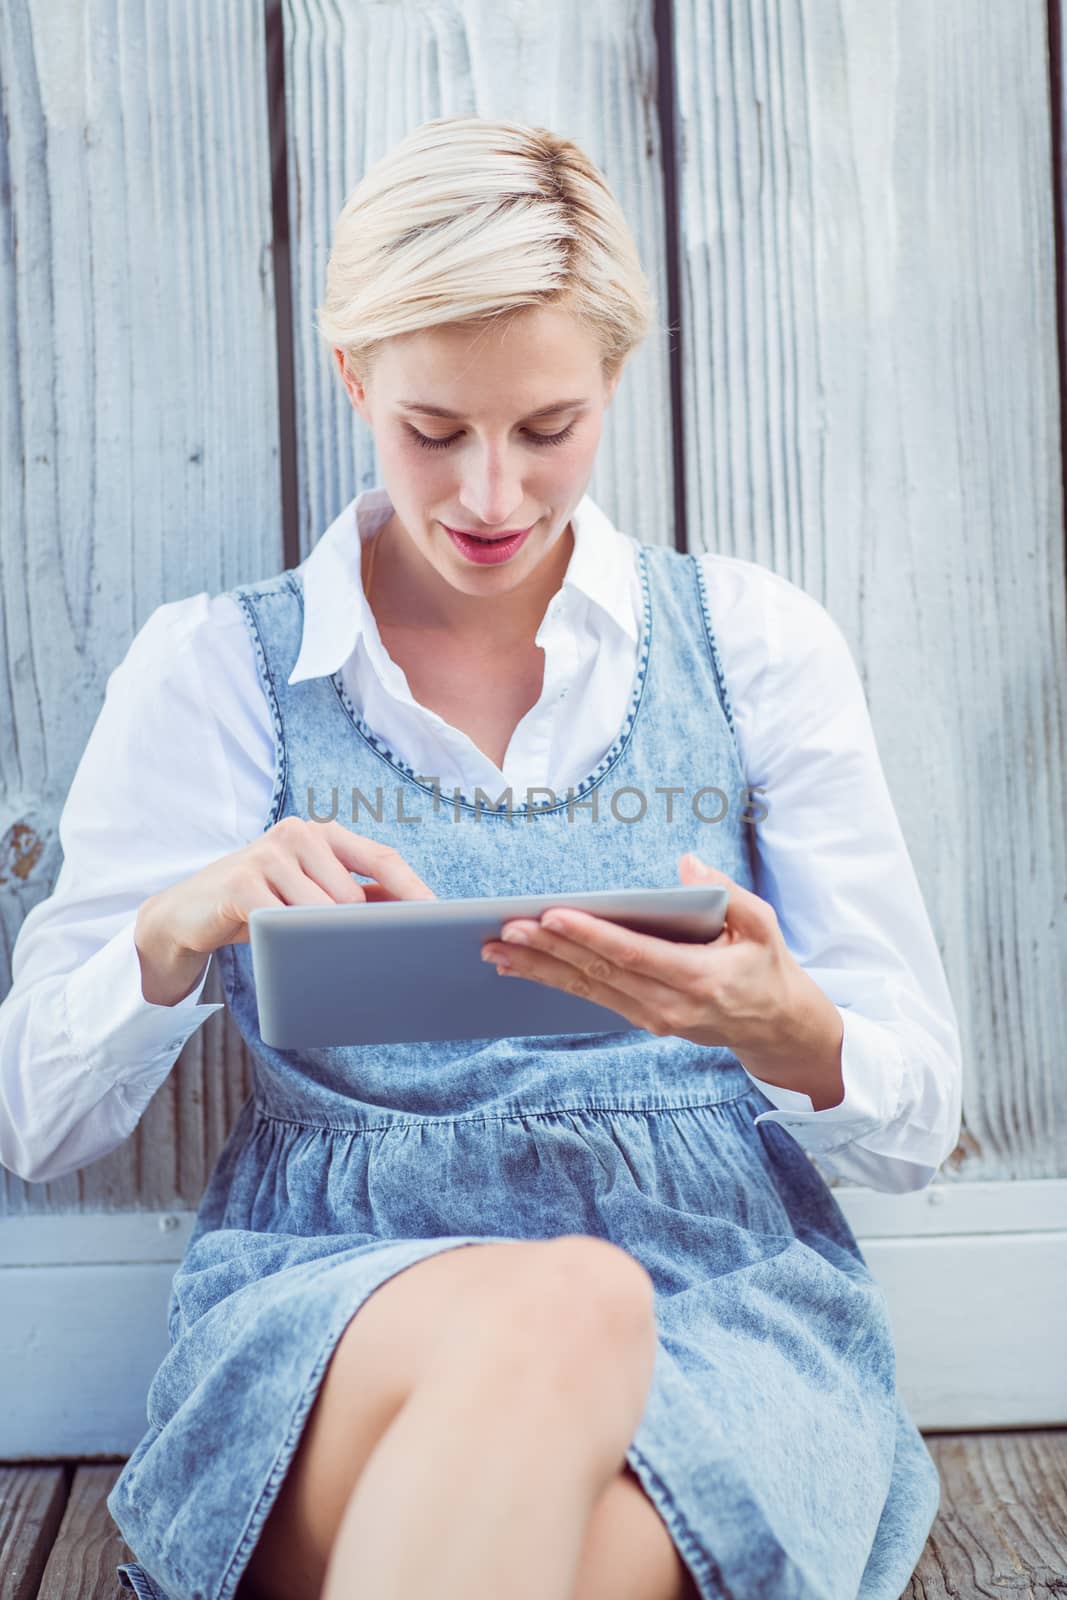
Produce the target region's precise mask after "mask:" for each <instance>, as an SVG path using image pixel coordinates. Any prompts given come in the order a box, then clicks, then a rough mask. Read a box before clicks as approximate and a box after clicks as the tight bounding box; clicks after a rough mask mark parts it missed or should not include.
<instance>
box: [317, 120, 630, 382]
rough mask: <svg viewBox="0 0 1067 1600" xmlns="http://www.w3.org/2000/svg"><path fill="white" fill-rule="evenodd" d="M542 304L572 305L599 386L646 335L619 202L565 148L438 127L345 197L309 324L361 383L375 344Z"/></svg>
mask: <svg viewBox="0 0 1067 1600" xmlns="http://www.w3.org/2000/svg"><path fill="white" fill-rule="evenodd" d="M542 305H544V306H554V307H557V308H561V309H569V310H570V311H571V312H572V313H573V314H574V316H575V317H576V318H577V319H578V320H579V321H580V322H581V323H582V324H583V326H585V327H586V328H588V330H589V331H590V333H591V334H592V336H593V337H594V338H595V339H596V340H597V342H598V343H599V345H600V348H601V351H602V359H601V366H602V372H603V374H604V377H605V378H606V379H607V380H610V379H611V378H612V377H613V376H614V375H615V373H616V372H617V371H618V369H619V368H620V367H621V366H622V364H623V362H624V361H625V360H626V358H627V357H628V356H629V354H630V352H631V351H632V350H633V349H634V348H635V346H637V345H638V344H640V343H641V341H642V340H643V339H644V338H645V337H646V336H647V334H648V333H649V332H650V331H651V329H652V328H653V327H654V326H655V325H656V323H655V313H656V305H655V300H654V298H653V295H652V291H651V288H650V286H649V283H648V280H647V278H646V277H645V274H644V271H643V270H642V267H641V262H640V260H639V258H638V254H637V247H636V245H635V243H634V239H633V235H632V234H631V232H630V229H629V227H628V225H627V222H626V219H625V217H624V216H623V213H622V210H621V208H620V206H619V203H618V201H617V200H616V198H615V196H614V195H613V193H612V192H611V190H610V189H609V187H608V185H607V182H606V180H605V179H604V177H603V175H602V173H601V172H599V171H598V169H597V168H596V167H595V166H594V165H593V163H592V161H590V159H589V157H588V156H587V155H586V154H585V153H584V151H582V150H581V149H580V148H579V147H578V145H576V144H574V143H573V142H572V141H571V140H570V139H563V138H561V137H559V135H558V134H554V133H550V132H549V131H548V130H547V129H546V128H539V127H529V126H526V125H525V124H523V123H518V122H490V121H486V120H484V119H483V118H481V117H472V116H453V117H437V118H435V119H434V120H433V121H432V122H424V123H422V124H421V126H419V127H417V128H416V129H414V131H413V132H412V133H410V134H408V135H407V137H406V138H405V139H403V140H401V142H400V143H399V144H397V145H395V146H394V147H393V149H392V150H390V151H389V152H388V154H387V155H385V156H384V157H383V158H382V159H381V160H380V161H378V162H377V163H376V164H375V166H373V167H372V168H371V169H370V170H369V171H368V172H367V173H366V174H365V175H364V177H363V178H362V180H361V181H360V183H359V184H358V185H357V186H356V188H355V189H354V190H353V191H352V193H351V194H350V195H349V197H348V199H347V200H346V201H345V204H344V207H343V209H342V211H341V213H340V216H339V217H338V219H337V224H336V228H335V232H334V240H333V247H332V249H331V251H330V257H329V261H328V263H327V267H326V298H325V301H324V303H323V304H322V305H321V306H320V307H319V308H318V309H317V311H316V321H317V327H318V331H319V333H320V334H321V336H322V338H323V339H324V340H325V341H326V343H327V344H328V346H329V347H330V351H331V353H332V351H334V350H337V349H339V350H342V351H343V352H344V355H345V364H346V366H347V367H348V370H349V371H350V372H352V373H354V374H356V375H357V376H359V377H360V378H361V379H362V380H363V381H364V382H365V381H366V379H367V377H368V376H369V373H370V370H371V368H372V366H373V363H374V357H375V355H376V354H377V351H378V349H379V348H380V346H381V344H382V342H383V341H384V340H386V339H390V338H393V337H395V336H396V335H398V334H408V333H416V332H419V331H420V330H422V329H424V328H432V327H439V326H440V325H441V324H443V323H464V324H474V323H481V322H484V323H491V322H493V321H494V320H497V319H502V318H506V317H508V316H509V315H511V314H512V313H514V312H517V311H519V310H521V309H522V308H523V307H525V306H542ZM331 359H332V354H331Z"/></svg>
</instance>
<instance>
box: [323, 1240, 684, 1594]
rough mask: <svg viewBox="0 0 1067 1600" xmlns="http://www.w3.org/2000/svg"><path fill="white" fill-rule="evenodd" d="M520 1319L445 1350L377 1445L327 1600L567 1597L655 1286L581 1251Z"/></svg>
mask: <svg viewBox="0 0 1067 1600" xmlns="http://www.w3.org/2000/svg"><path fill="white" fill-rule="evenodd" d="M560 1267H561V1271H560V1273H559V1275H558V1277H557V1278H556V1279H555V1280H554V1283H552V1284H551V1285H550V1286H549V1289H548V1292H547V1293H546V1292H545V1289H546V1285H545V1282H544V1280H543V1279H542V1281H541V1283H540V1285H539V1289H540V1291H541V1292H540V1295H539V1298H538V1300H537V1301H536V1302H531V1303H527V1304H523V1305H520V1306H519V1307H518V1315H517V1317H516V1318H515V1321H514V1323H511V1322H504V1321H500V1320H498V1319H490V1320H489V1321H487V1323H486V1325H485V1326H484V1328H482V1329H480V1330H479V1331H478V1332H477V1333H476V1334H472V1333H471V1332H470V1331H469V1330H468V1331H467V1332H466V1334H465V1336H464V1337H463V1338H462V1339H461V1340H460V1339H453V1340H451V1341H450V1342H446V1343H445V1344H444V1345H443V1347H442V1348H441V1350H440V1351H439V1353H438V1356H437V1359H436V1360H435V1362H434V1365H433V1368H432V1370H431V1371H430V1372H428V1373H427V1374H425V1375H424V1377H423V1378H422V1380H421V1382H420V1383H419V1384H418V1385H417V1386H416V1387H415V1389H414V1390H413V1391H412V1393H411V1394H410V1395H409V1397H408V1398H407V1400H406V1401H405V1403H404V1404H403V1405H402V1406H401V1408H400V1409H399V1411H398V1412H397V1414H396V1415H395V1417H394V1418H393V1420H392V1422H391V1423H390V1425H389V1426H388V1428H387V1429H386V1430H385V1432H384V1434H383V1435H382V1437H381V1438H380V1440H379V1441H378V1443H377V1445H376V1446H375V1448H374V1450H373V1451H372V1453H371V1455H370V1457H369V1459H368V1461H367V1462H366V1464H365V1466H364V1468H363V1471H362V1472H361V1474H360V1476H359V1479H358V1482H357V1483H356V1487H355V1490H354V1491H353V1493H352V1495H351V1496H350V1498H349V1500H348V1502H347V1505H346V1508H345V1511H344V1514H343V1516H342V1519H341V1523H340V1527H339V1529H338V1533H337V1537H336V1539H335V1541H334V1544H333V1548H332V1551H331V1554H330V1561H329V1566H328V1569H327V1574H326V1582H325V1585H324V1587H323V1591H322V1600H352V1596H354V1595H357V1594H368V1595H371V1594H372V1595H374V1597H375V1600H394V1597H396V1600H400V1597H403V1600H413V1597H415V1596H420V1595H427V1596H429V1595H433V1596H434V1597H435V1600H460V1597H462V1600H469V1597H470V1596H471V1595H477V1594H492V1595H507V1596H508V1600H569V1597H570V1596H571V1594H572V1592H573V1589H574V1583H575V1575H576V1570H577V1567H578V1562H579V1557H580V1555H581V1551H582V1545H583V1540H584V1537H585V1532H586V1528H587V1525H588V1523H589V1520H590V1516H591V1514H592V1512H593V1509H594V1507H595V1505H596V1504H597V1501H598V1500H599V1498H600V1497H601V1495H602V1493H603V1491H604V1490H605V1488H606V1486H607V1485H608V1484H609V1483H610V1482H611V1480H612V1479H613V1478H615V1477H616V1475H617V1474H618V1473H619V1471H620V1469H621V1468H622V1467H624V1465H625V1457H626V1450H627V1447H628V1445H629V1443H630V1440H631V1439H632V1438H633V1435H634V1432H635V1430H636V1428H637V1425H638V1423H639V1421H640V1418H641V1414H642V1411H643V1409H644V1404H645V1399H646V1396H647V1392H648V1386H649V1383H650V1381H651V1376H652V1365H653V1361H654V1357H655V1343H656V1332H655V1316H654V1310H653V1296H652V1288H651V1280H650V1279H649V1278H648V1275H647V1273H645V1272H644V1271H643V1269H641V1268H640V1267H638V1265H637V1264H636V1263H635V1262H633V1261H631V1260H630V1259H629V1258H627V1257H625V1256H624V1255H623V1254H622V1252H619V1253H618V1254H617V1256H612V1257H611V1258H610V1259H605V1258H604V1257H599V1258H598V1259H596V1260H595V1262H594V1261H593V1260H592V1258H591V1257H590V1256H589V1255H588V1253H583V1252H582V1251H581V1250H578V1251H576V1252H574V1253H573V1255H571V1256H570V1258H569V1259H568V1257H567V1255H563V1256H561V1258H560Z"/></svg>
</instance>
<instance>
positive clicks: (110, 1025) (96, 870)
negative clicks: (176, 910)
mask: <svg viewBox="0 0 1067 1600" xmlns="http://www.w3.org/2000/svg"><path fill="white" fill-rule="evenodd" d="M208 684H210V685H211V689H210V693H209V692H208V689H207V685H208ZM273 778H274V745H273V731H272V727H271V722H270V716H269V708H268V707H267V704H266V700H265V698H264V696H263V693H262V689H261V687H260V685H259V682H258V676H257V673H256V668H255V661H254V657H253V655H252V646H251V641H250V640H249V639H248V637H247V633H246V630H245V628H244V624H243V621H242V619H241V616H240V612H239V609H238V607H237V606H236V604H235V603H234V602H233V600H232V598H230V597H229V596H226V595H219V596H216V597H215V598H211V597H210V596H208V595H207V594H206V593H204V594H198V595H195V596H193V597H192V598H190V599H187V600H181V601H175V602H172V603H170V604H167V605H163V606H160V607H158V608H157V609H156V610H155V611H154V612H152V614H151V615H150V616H149V618H148V620H147V621H146V622H145V623H144V625H143V627H142V628H141V630H140V631H139V633H138V634H137V635H136V637H135V638H134V640H133V642H132V644H131V645H130V647H129V650H128V651H127V654H126V656H125V658H124V659H123V661H121V662H120V664H119V665H118V666H117V667H116V668H115V670H114V671H113V672H112V673H111V675H110V677H109V678H108V680H107V686H106V690H105V698H104V704H103V706H102V708H101V710H100V713H99V715H98V717H97V720H96V723H95V725H94V727H93V729H92V732H91V734H90V737H89V740H88V743H87V745H86V748H85V750H84V752H83V755H82V757H81V760H80V762H79V764H78V767H77V770H76V772H75V775H74V779H73V782H72V784H71V787H70V790H69V792H68V795H67V799H66V802H65V804H64V807H63V811H62V814H61V817H60V822H59V838H60V844H61V846H62V852H63V862H62V866H61V868H60V872H59V875H58V877H57V879H56V884H55V888H54V890H53V892H52V894H51V895H50V896H49V897H48V898H47V899H45V900H42V901H39V902H38V904H37V905H35V906H34V907H33V908H32V909H31V910H30V912H29V913H28V915H27V916H26V918H25V919H24V921H23V924H22V927H21V929H20V930H19V935H18V938H17V939H16V942H15V946H14V950H13V953H12V963H11V967H12V987H11V989H10V991H9V993H8V994H7V996H6V997H5V999H4V1001H3V1003H2V1004H0V1164H2V1165H3V1166H5V1167H7V1168H9V1169H10V1170H11V1171H12V1172H14V1173H16V1174H17V1175H18V1176H19V1177H21V1178H24V1179H27V1180H28V1181H31V1182H45V1181H47V1180H49V1179H52V1178H60V1177H64V1176H66V1175H67V1174H68V1173H70V1172H73V1171H76V1170H77V1169H78V1168H79V1167H83V1166H86V1165H87V1164H88V1163H89V1162H91V1161H95V1160H97V1159H99V1158H100V1157H101V1156H104V1155H107V1154H108V1153H109V1152H110V1151H112V1150H114V1149H115V1148H116V1147H117V1146H118V1145H120V1144H121V1143H122V1141H123V1140H124V1139H126V1138H127V1137H128V1136H129V1134H130V1133H131V1132H132V1131H133V1129H134V1128H135V1127H136V1125H137V1123H138V1121H139V1120H140V1118H141V1116H142V1114H143V1112H144V1110H145V1108H146V1106H147V1105H148V1102H149V1101H150V1100H151V1098H152V1096H153V1095H154V1094H155V1092H156V1090H157V1089H158V1088H159V1086H160V1084H161V1083H162V1082H163V1080H164V1079H165V1078H166V1076H167V1074H168V1073H169V1072H170V1069H171V1067H172V1066H173V1065H174V1062H175V1060H176V1059H177V1056H178V1054H179V1052H180V1051H181V1048H182V1046H183V1045H184V1043H185V1041H186V1040H187V1039H188V1038H189V1036H190V1035H191V1034H192V1033H194V1032H195V1031H196V1029H197V1028H198V1027H199V1026H200V1025H201V1023H202V1022H204V1020H205V1019H206V1018H207V1017H209V1016H211V1015H213V1014H214V1013H215V1012H216V1011H219V1010H221V1009H222V1004H221V1002H220V1003H215V1004H201V1002H200V996H201V994H202V993H203V988H204V984H205V983H206V981H207V975H208V972H209V971H210V966H211V960H212V959H213V957H212V958H210V959H209V961H208V964H207V966H206V967H205V970H204V973H203V975H202V977H201V979H200V981H199V983H198V984H197V985H196V987H195V989H194V990H193V991H192V993H191V994H189V995H188V996H186V997H185V998H184V999H183V1000H180V1001H178V1003H177V1004H176V1005H173V1006H164V1005H155V1004H153V1003H152V1002H151V1001H148V1000H146V999H145V997H144V995H143V993H142V989H141V968H140V961H139V958H138V955H137V950H136V947H135V945H134V926H135V923H136V919H137V912H138V909H139V908H140V906H141V904H142V902H143V901H144V900H146V899H147V898H148V897H149V896H150V895H152V894H155V893H157V892H158V891H159V890H161V889H163V888H166V887H167V886H168V885H169V884H171V883H175V882H177V881H179V880H180V879H182V878H185V877H188V876H189V875H191V874H192V873H194V872H198V871H199V870H200V869H201V868H202V867H204V866H206V865H207V864H208V863H209V862H211V861H215V860H217V859H218V858H219V857H220V856H223V855H227V854H229V853H230V852H231V851H233V850H236V849H239V848H240V847H241V846H242V845H243V844H246V843H248V842H249V840H250V839H252V838H254V837H255V836H256V835H257V834H258V833H259V832H261V831H262V827H263V822H264V819H265V818H266V816H267V814H268V811H269V806H270V800H271V796H272V793H273Z"/></svg>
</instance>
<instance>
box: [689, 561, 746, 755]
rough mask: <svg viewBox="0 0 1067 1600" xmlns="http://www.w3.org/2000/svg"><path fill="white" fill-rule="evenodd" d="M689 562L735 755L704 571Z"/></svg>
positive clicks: (731, 719) (733, 730)
mask: <svg viewBox="0 0 1067 1600" xmlns="http://www.w3.org/2000/svg"><path fill="white" fill-rule="evenodd" d="M690 560H691V561H692V563H693V571H694V573H695V574H696V580H697V591H698V593H699V595H700V611H701V616H702V617H703V620H704V638H705V640H706V641H707V646H708V654H709V655H710V656H711V664H712V667H713V669H714V672H715V687H716V689H717V691H718V694H719V700H720V703H721V705H722V710H723V715H724V716H725V718H726V725H727V727H728V728H729V730H730V737H731V739H732V740H733V743H734V750H735V753H736V751H737V729H736V728H735V727H734V710H733V706H732V705H731V704H730V695H729V692H728V691H727V688H726V674H725V673H724V672H723V670H722V658H721V657H720V655H719V645H718V641H717V639H716V638H715V630H714V628H713V627H712V625H711V611H710V609H709V607H708V591H707V586H706V585H705V582H704V569H703V567H702V566H701V565H700V560H699V558H698V557H697V556H695V555H692V554H691V555H690ZM738 764H739V765H740V757H738Z"/></svg>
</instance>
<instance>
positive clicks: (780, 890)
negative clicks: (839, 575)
mask: <svg viewBox="0 0 1067 1600" xmlns="http://www.w3.org/2000/svg"><path fill="white" fill-rule="evenodd" d="M701 559H702V562H703V563H704V567H705V576H706V578H707V590H708V596H709V607H710V609H711V612H712V626H713V628H714V630H715V633H716V637H717V640H718V644H719V653H720V658H721V661H722V667H723V676H724V678H725V680H726V686H727V693H728V695H729V697H730V701H731V705H732V709H733V714H734V722H735V727H736V733H737V742H738V747H739V752H740V756H741V763H742V767H743V770H744V774H745V782H746V784H747V785H749V786H750V787H752V788H758V789H759V790H761V791H762V792H761V793H760V794H759V795H758V796H757V797H756V798H757V803H759V804H760V805H762V807H763V808H764V809H765V810H766V813H767V814H766V817H765V818H764V819H763V820H761V821H758V822H757V824H756V826H755V839H756V852H755V854H756V858H757V874H756V875H757V883H756V889H757V893H759V894H760V895H761V896H762V897H763V898H764V899H765V900H768V901H769V902H770V903H771V904H772V905H773V906H774V908H775V911H776V913H777V916H778V920H779V925H780V927H781V929H782V934H783V937H784V939H785V941H786V944H787V945H788V947H789V949H790V951H791V952H792V954H793V956H794V957H795V958H796V960H797V962H798V964H799V965H800V966H801V967H803V968H804V970H805V971H806V972H807V973H809V975H810V976H811V977H812V978H813V979H814V980H815V982H816V983H818V984H819V986H820V988H821V989H822V990H823V991H824V993H825V994H826V995H827V996H828V997H829V998H830V999H831V1000H832V1001H833V1003H834V1005H835V1006H836V1007H837V1009H838V1011H839V1013H840V1015H841V1020H842V1028H843V1041H842V1051H841V1067H842V1077H843V1080H844V1086H845V1094H844V1098H843V1100H842V1101H841V1102H840V1104H838V1105H836V1106H830V1107H827V1108H826V1109H825V1110H822V1111H816V1110H815V1109H814V1108H813V1105H812V1101H811V1098H810V1096H809V1095H807V1094H804V1093H802V1092H800V1091H797V1090H791V1089H783V1088H779V1087H778V1086H777V1085H775V1084H770V1083H765V1082H763V1081H762V1080H761V1079H759V1078H756V1077H755V1075H754V1074H752V1073H749V1077H751V1078H752V1080H753V1082H754V1083H755V1084H756V1085H757V1087H758V1088H759V1089H761V1090H762V1092H763V1093H764V1095H765V1096H766V1097H767V1099H768V1100H769V1101H770V1102H771V1104H772V1106H773V1108H774V1109H772V1110H769V1111H764V1112H762V1113H761V1114H760V1115H759V1116H758V1117H757V1118H756V1119H755V1120H756V1122H757V1123H761V1122H777V1123H779V1124H780V1125H781V1126H783V1127H785V1128H787V1129H788V1130H789V1132H790V1133H791V1134H792V1136H793V1137H794V1138H795V1139H796V1140H797V1142H798V1143H799V1144H800V1145H802V1146H803V1147H804V1148H805V1149H806V1150H807V1151H808V1152H809V1154H811V1155H812V1156H813V1157H815V1158H816V1159H817V1162H818V1164H819V1165H820V1167H823V1168H824V1169H825V1170H826V1171H827V1172H828V1173H829V1174H831V1175H834V1176H840V1177H843V1178H845V1179H848V1180H850V1181H852V1182H855V1183H859V1184H863V1185H866V1186H867V1187H869V1188H872V1189H880V1190H884V1191H887V1192H903V1191H905V1190H912V1189H922V1188H925V1187H926V1185H927V1184H929V1183H930V1182H931V1180H932V1179H933V1178H934V1176H935V1175H936V1173H937V1170H938V1168H939V1167H940V1165H941V1163H942V1162H943V1161H944V1160H945V1159H946V1158H947V1156H948V1155H949V1154H950V1153H951V1152H952V1150H953V1149H954V1148H955V1145H956V1143H957V1141H958V1139H959V1134H960V1126H961V1081H962V1064H961V1051H960V1039H959V1028H958V1023H957V1018H956V1013H955V1009H954V1007H953V1003H952V999H951V997H950V995H949V990H948V984H947V981H946V978H945V972H944V967H943V965H942V962H941V957H940V954H939V951H938V947H937V942H936V940H935V937H934V933H933V929H932V927H931V925H930V920H929V917H928V915H927V912H926V907H925V905H924V903H923V898H922V893H921V891H920V888H919V884H918V880H917V878H916V875H915V871H914V867H913V865H912V861H911V858H910V856H909V853H908V849H907V846H906V844H905V841H904V838H903V835H902V833H901V829H900V824H899V822H898V819H897V816H896V812H895V810H894V807H893V802H892V799H891V796H890V793H889V789H888V785H887V783H886V779H885V775H884V772H883V770H882V765H881V761H880V759H879V756H878V751H877V747H876V744H875V739H874V732H873V729H872V726H871V720H870V715H869V712H868V708H867V703H866V699H865V696H864V693H863V686H862V683H861V681H860V677H859V674H858V672H857V670H856V666H855V663H854V661H853V659H852V655H851V652H850V650H849V647H848V644H847V641H846V640H845V638H844V635H843V634H842V633H841V630H840V629H839V628H838V626H837V624H836V623H835V622H834V621H833V620H832V618H831V617H830V616H829V614H828V612H827V611H826V610H825V608H824V607H823V606H821V605H820V604H819V603H818V602H817V601H816V600H815V599H813V598H812V596H810V595H808V594H806V593H805V592H804V591H803V590H802V589H800V588H798V587H797V586H796V585H795V584H792V583H790V582H789V581H788V580H787V579H785V578H782V577H780V576H779V575H778V574H776V573H773V572H771V571H770V570H769V569H767V568H764V567H760V566H758V565H757V564H756V563H754V562H747V561H742V560H740V559H738V558H735V557H728V556H720V555H716V554H710V555H706V556H704V557H702V558H701ZM745 1070H746V1071H747V1068H746V1069H745Z"/></svg>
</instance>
